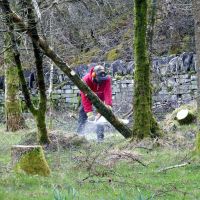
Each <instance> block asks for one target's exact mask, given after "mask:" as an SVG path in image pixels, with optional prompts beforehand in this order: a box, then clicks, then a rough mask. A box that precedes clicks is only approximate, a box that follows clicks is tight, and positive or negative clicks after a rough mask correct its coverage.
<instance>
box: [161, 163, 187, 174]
mask: <svg viewBox="0 0 200 200" xmlns="http://www.w3.org/2000/svg"><path fill="white" fill-rule="evenodd" d="M188 164H190V162H185V163H182V164H179V165H173V166H169V167H165V168H162V169H159V170H158V171H157V172H166V171H167V170H170V169H174V168H179V167H184V166H186V165H188Z"/></svg>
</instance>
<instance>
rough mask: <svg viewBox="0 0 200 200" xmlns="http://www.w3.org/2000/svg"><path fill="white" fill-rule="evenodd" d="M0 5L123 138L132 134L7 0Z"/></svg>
mask: <svg viewBox="0 0 200 200" xmlns="http://www.w3.org/2000/svg"><path fill="white" fill-rule="evenodd" d="M0 6H1V8H2V10H3V12H4V13H5V14H10V16H12V20H13V22H14V23H16V24H17V25H18V27H19V29H20V30H23V31H25V30H26V32H27V34H28V35H29V36H30V37H31V38H32V39H33V40H34V42H35V43H36V44H39V46H40V47H41V48H42V50H43V51H44V53H45V54H46V56H48V57H49V58H50V59H51V60H53V62H54V63H55V64H56V65H57V66H58V67H59V68H60V69H61V70H62V71H63V72H64V73H65V74H66V75H67V76H68V77H69V78H70V79H71V81H72V82H73V83H74V84H75V85H76V86H77V87H78V88H79V89H80V90H81V91H82V92H84V93H85V94H86V95H87V97H88V98H89V99H90V100H91V102H92V103H93V105H94V106H95V107H96V108H97V109H98V110H99V113H100V114H101V115H103V116H104V117H105V118H106V119H107V120H108V121H109V122H110V123H111V124H112V125H113V126H114V127H115V128H116V129H117V130H118V131H119V132H120V133H121V134H122V135H123V136H124V137H125V138H128V137H131V136H132V131H131V130H130V129H129V128H128V127H127V126H126V125H124V124H123V123H122V122H120V120H119V119H118V118H117V117H116V116H115V115H114V114H113V113H112V111H111V110H110V109H108V108H107V107H106V106H105V105H104V103H103V102H102V101H101V100H100V99H99V98H98V97H97V96H96V95H95V94H94V93H93V92H92V91H91V90H90V88H89V87H88V86H87V85H86V84H85V83H84V82H83V81H82V80H81V79H80V77H79V76H78V75H77V74H76V73H75V71H73V70H72V69H70V67H69V66H68V65H67V63H66V62H65V61H63V60H62V59H61V58H60V57H59V56H58V55H57V54H56V53H55V52H54V51H53V49H52V48H51V47H50V46H49V44H48V43H47V41H46V40H45V39H44V38H43V37H39V38H37V39H36V38H34V37H33V34H32V33H31V31H30V30H28V27H27V24H26V23H24V21H23V20H22V18H21V17H20V16H19V15H17V14H16V13H14V12H13V11H12V10H11V9H10V6H9V2H8V0H3V1H2V3H1V2H0Z"/></svg>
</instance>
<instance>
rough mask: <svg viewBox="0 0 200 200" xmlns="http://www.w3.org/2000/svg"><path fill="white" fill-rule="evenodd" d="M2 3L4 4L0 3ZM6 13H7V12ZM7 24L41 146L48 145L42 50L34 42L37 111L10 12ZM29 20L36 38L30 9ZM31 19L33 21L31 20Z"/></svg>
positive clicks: (30, 27)
mask: <svg viewBox="0 0 200 200" xmlns="http://www.w3.org/2000/svg"><path fill="white" fill-rule="evenodd" d="M0 3H2V2H0ZM4 3H5V5H6V6H7V8H8V9H9V8H10V7H9V3H8V2H7V1H6V2H4ZM5 12H6V11H5ZM6 16H7V17H6V24H7V26H8V27H9V31H10V33H9V34H10V37H11V44H12V48H11V49H13V52H14V60H15V63H16V66H17V72H18V75H19V79H20V82H21V84H22V92H23V94H24V97H25V102H26V105H27V107H28V108H29V110H30V111H31V113H32V114H33V116H34V118H35V120H36V124H37V128H38V140H39V142H40V144H48V143H50V139H49V137H48V133H47V129H46V122H45V113H46V93H45V92H46V89H45V82H44V74H43V66H42V55H41V52H40V48H39V46H38V45H37V44H35V43H34V42H33V48H34V55H35V59H36V69H37V77H38V86H39V91H40V101H39V106H38V109H36V108H35V107H34V105H33V103H32V101H31V98H30V94H29V90H28V88H27V85H26V81H25V77H24V74H23V70H22V65H21V61H20V53H19V51H18V47H17V44H16V38H15V34H14V26H13V20H12V18H11V17H10V15H8V12H6ZM28 18H29V29H30V30H32V32H33V34H34V36H33V37H36V38H37V37H38V35H37V30H35V29H34V27H35V24H36V23H35V21H32V20H33V19H32V11H31V9H30V8H29V9H28ZM30 19H31V20H30Z"/></svg>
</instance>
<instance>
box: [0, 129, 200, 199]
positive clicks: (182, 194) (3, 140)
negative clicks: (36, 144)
mask: <svg viewBox="0 0 200 200" xmlns="http://www.w3.org/2000/svg"><path fill="white" fill-rule="evenodd" d="M4 129H5V127H4V126H3V125H1V127H0V152H1V154H0V200H27V199H29V200H69V199H70V200H72V199H80V200H90V199H91V200H93V199H94V200H129V199H130V200H132V199H133V200H139V199H140V200H144V199H145V200H147V199H156V200H183V199H188V200H189V199H200V186H199V180H200V162H199V161H200V160H199V158H198V157H196V158H195V159H192V161H191V164H189V165H187V166H185V167H182V168H174V169H171V170H168V171H166V172H163V173H158V172H157V171H158V169H161V168H164V167H167V166H172V165H176V164H180V163H183V162H184V161H185V160H187V159H188V158H190V156H191V155H192V154H191V153H190V150H191V149H189V147H188V146H182V147H181V148H180V149H179V148H177V147H173V145H172V146H169V147H168V146H167V145H166V146H165V145H163V146H162V145H161V146H157V145H154V146H155V147H153V148H152V150H146V149H142V148H135V146H134V145H132V146H131V145H130V144H129V142H128V141H125V140H124V139H123V138H122V137H118V136H115V137H111V138H110V139H109V138H107V139H106V142H105V143H103V144H97V143H95V142H92V141H91V142H90V144H89V145H88V146H87V147H83V148H79V149H65V150H64V149H59V150H58V151H55V152H50V151H45V156H46V159H47V161H48V163H49V165H50V168H51V170H52V173H51V175H50V176H49V177H41V176H30V175H26V174H16V173H14V171H13V170H12V166H11V156H10V148H11V145H13V144H19V142H20V140H21V138H22V137H25V136H26V134H27V133H28V132H30V131H32V130H24V131H20V132H16V133H8V132H5V131H4ZM173 134H174V133H173ZM163 140H164V139H163ZM166 142H167V141H166ZM152 143H153V141H148V142H146V143H144V146H147V147H149V146H151V147H152ZM111 144H112V145H111ZM156 146H157V147H156ZM183 149H184V150H183ZM124 150H126V151H129V152H135V153H136V154H137V155H138V156H139V159H140V160H141V161H142V162H144V163H145V164H147V166H142V165H141V164H139V163H138V162H135V161H132V160H131V159H126V160H121V161H118V162H116V164H114V165H111V166H107V164H108V162H111V158H110V160H109V159H108V158H107V155H108V154H109V152H111V151H118V152H120V151H124ZM94 158H96V159H94ZM89 168H90V169H89Z"/></svg>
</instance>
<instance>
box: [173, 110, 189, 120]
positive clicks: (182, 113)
mask: <svg viewBox="0 0 200 200" xmlns="http://www.w3.org/2000/svg"><path fill="white" fill-rule="evenodd" d="M188 114H189V111H188V109H184V110H180V111H179V112H178V113H177V115H176V118H177V119H178V120H182V119H185V118H186V117H187V116H188Z"/></svg>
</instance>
